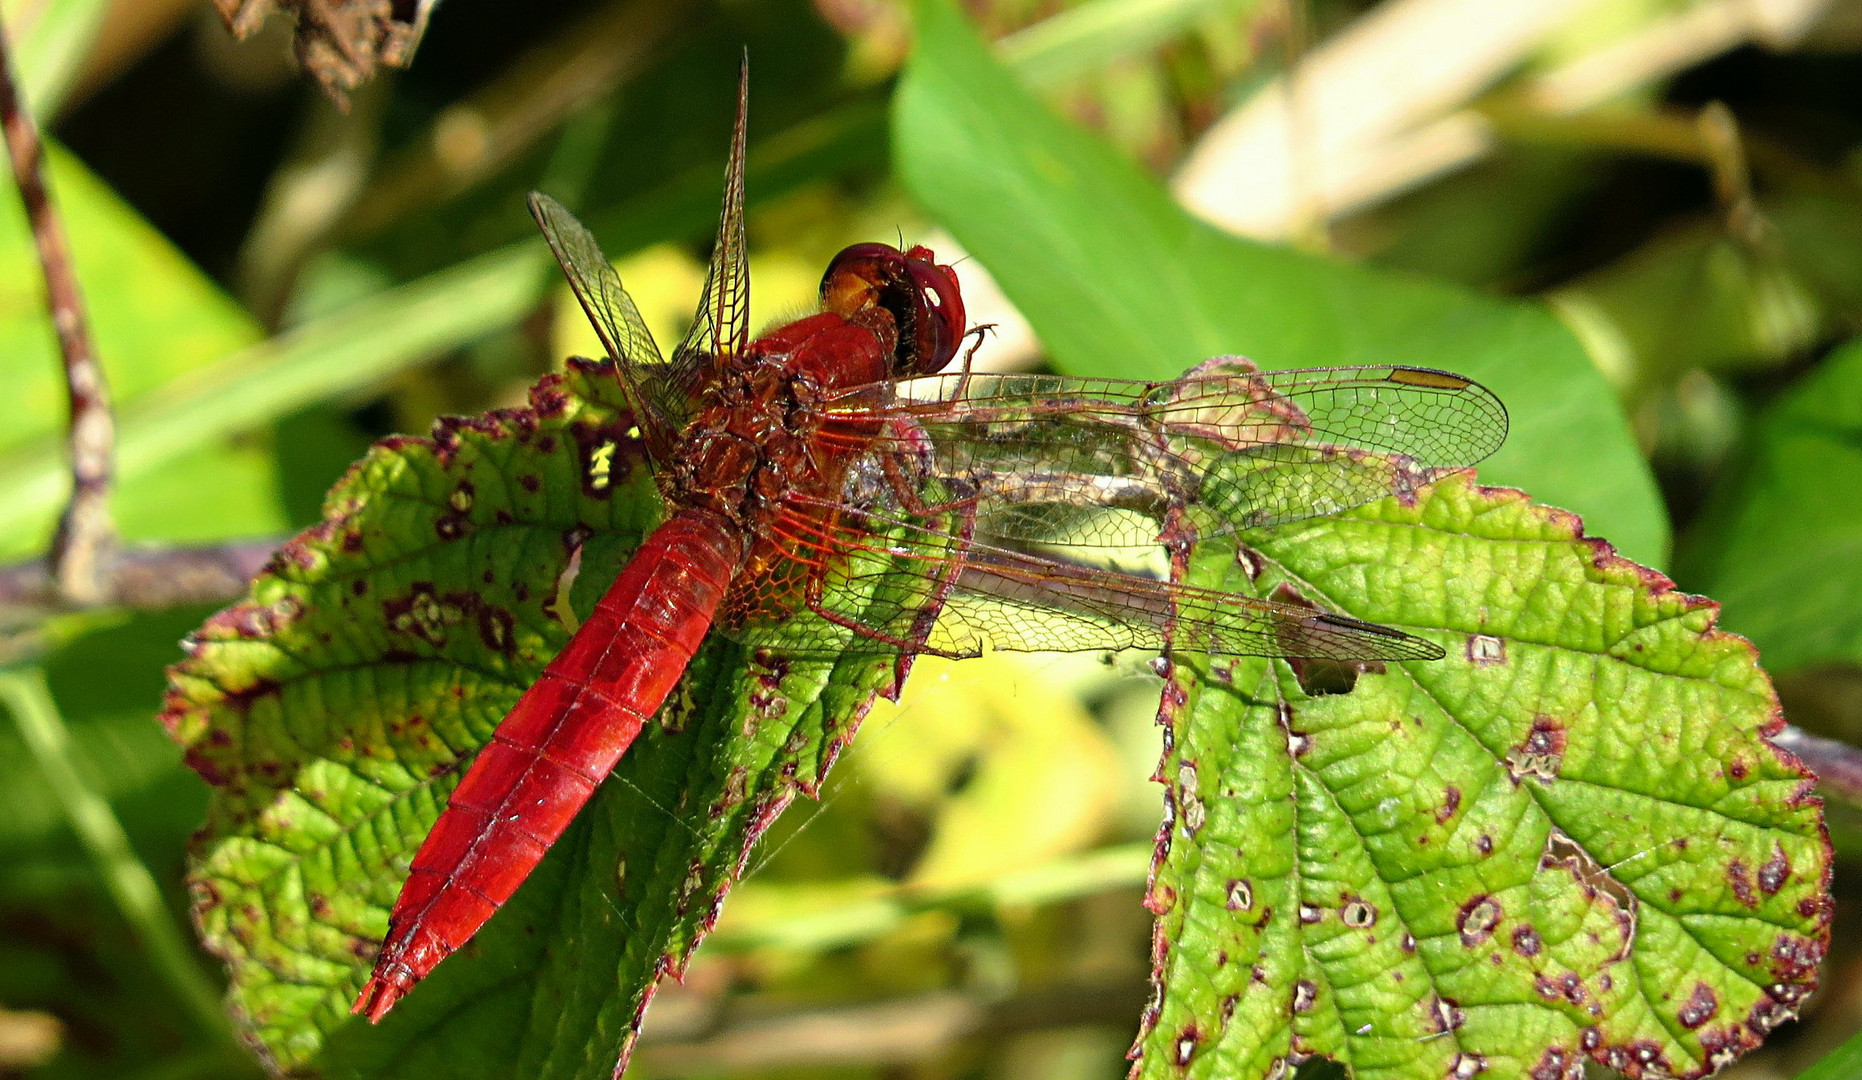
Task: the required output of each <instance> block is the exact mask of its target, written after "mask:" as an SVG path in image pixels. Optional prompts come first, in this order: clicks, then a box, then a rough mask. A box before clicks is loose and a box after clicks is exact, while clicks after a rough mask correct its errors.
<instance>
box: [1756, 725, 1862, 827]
mask: <svg viewBox="0 0 1862 1080" xmlns="http://www.w3.org/2000/svg"><path fill="white" fill-rule="evenodd" d="M1772 742H1774V743H1777V744H1778V745H1779V746H1781V747H1783V748H1784V749H1786V750H1789V751H1791V752H1792V753H1793V754H1796V755H1797V756H1798V758H1799V759H1800V760H1802V761H1803V763H1804V764H1805V765H1808V766H1810V771H1811V772H1814V773H1816V774H1817V790H1818V791H1819V792H1820V793H1821V794H1822V795H1824V796H1825V797H1826V798H1831V799H1837V800H1839V801H1841V802H1845V803H1848V804H1849V805H1850V806H1858V807H1862V750H1858V749H1856V748H1855V747H1853V746H1850V745H1849V744H1848V743H1841V742H1837V741H1836V740H1835V739H1826V738H1823V737H1822V736H1820V735H1812V734H1810V733H1809V732H1807V731H1805V730H1803V729H1802V728H1797V727H1791V726H1790V725H1786V726H1785V729H1784V730H1783V731H1780V732H1779V733H1778V734H1776V735H1774V736H1772Z"/></svg>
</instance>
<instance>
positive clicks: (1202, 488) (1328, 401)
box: [822, 358, 1507, 547]
mask: <svg viewBox="0 0 1862 1080" xmlns="http://www.w3.org/2000/svg"><path fill="white" fill-rule="evenodd" d="M829 408H830V409H831V410H832V411H831V413H830V420H829V423H828V424H827V425H826V427H825V429H824V431H823V435H822V438H823V439H824V441H825V444H826V445H838V446H839V447H841V448H843V449H845V450H847V451H848V452H850V453H858V454H862V455H868V456H871V457H882V456H893V457H895V458H898V459H900V460H907V461H910V462H912V463H913V471H914V472H915V473H916V474H917V475H919V476H921V477H923V478H924V480H923V483H924V485H925V486H926V487H927V492H926V495H925V499H924V501H926V502H933V501H937V500H938V499H940V498H950V497H959V496H962V495H965V494H967V495H969V496H970V497H973V498H974V499H975V502H976V515H977V521H976V535H977V536H978V537H983V538H994V539H998V540H1002V541H1005V542H1009V541H1012V542H1018V543H1020V542H1030V543H1040V544H1049V545H1076V546H1089V547H1090V546H1127V545H1132V544H1150V543H1154V542H1155V540H1156V535H1157V520H1158V519H1159V518H1160V517H1161V516H1162V513H1163V512H1164V511H1165V510H1166V509H1168V508H1169V507H1171V506H1172V505H1176V506H1181V507H1183V508H1184V509H1185V510H1186V511H1187V512H1188V513H1189V515H1190V519H1191V521H1192V523H1193V524H1194V525H1195V526H1196V528H1197V530H1198V531H1199V532H1200V533H1202V534H1204V535H1208V534H1212V533H1219V532H1224V531H1227V530H1231V529H1236V528H1252V527H1257V526H1264V525H1274V524H1279V523H1282V522H1288V521H1295V520H1299V519H1301V518H1309V517H1316V516H1321V515H1325V514H1331V513H1336V512H1338V511H1341V510H1346V509H1349V508H1351V507H1353V506H1358V505H1361V504H1363V503H1366V502H1370V501H1372V500H1374V499H1378V498H1382V497H1385V496H1390V495H1395V496H1398V497H1407V496H1409V495H1411V494H1413V493H1414V492H1415V491H1416V490H1417V489H1418V488H1420V487H1422V486H1424V485H1426V484H1429V483H1431V482H1433V481H1435V480H1437V479H1440V478H1441V477H1442V476H1444V475H1446V474H1448V473H1450V472H1454V471H1456V470H1459V469H1463V468H1466V467H1467V466H1469V465H1472V464H1474V463H1475V462H1478V461H1480V460H1482V459H1483V458H1485V457H1487V456H1488V455H1489V454H1492V453H1493V452H1494V451H1495V450H1496V449H1498V448H1499V446H1500V444H1501V443H1502V442H1503V441H1504V440H1505V438H1506V430H1507V416H1506V409H1505V408H1504V407H1503V406H1502V405H1501V404H1500V401H1499V399H1498V398H1496V397H1495V396H1494V395H1493V394H1492V393H1491V392H1490V391H1488V390H1487V389H1486V388H1485V387H1483V386H1481V385H1480V384H1478V383H1475V382H1473V381H1471V380H1468V379H1465V378H1462V377H1461V376H1458V375H1453V374H1450V373H1447V372H1440V371H1433V370H1430V369H1427V368H1410V367H1378V368H1317V369H1308V370H1299V371H1272V372H1262V371H1259V370H1256V369H1255V368H1254V367H1253V365H1251V364H1249V363H1247V362H1246V361H1242V360H1236V359H1226V358H1225V359H1222V360H1218V361H1211V362H1210V363H1208V364H1205V365H1203V366H1202V367H1200V368H1198V369H1197V370H1196V371H1194V372H1192V373H1191V374H1190V375H1189V376H1188V377H1185V378H1183V379H1179V380H1176V381H1174V382H1167V383H1146V382H1134V381H1125V380H1115V379H1076V378H1067V377H1063V376H1053V375H967V376H966V375H937V376H930V377H926V378H918V379H909V380H900V381H896V382H890V383H875V384H871V385H868V386H864V387H859V388H856V389H854V390H851V391H848V392H847V393H845V394H843V395H840V396H838V397H836V398H835V399H833V400H832V401H830V403H829Z"/></svg>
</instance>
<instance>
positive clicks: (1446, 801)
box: [1435, 784, 1461, 825]
mask: <svg viewBox="0 0 1862 1080" xmlns="http://www.w3.org/2000/svg"><path fill="white" fill-rule="evenodd" d="M1459 809H1461V789H1460V788H1458V787H1456V786H1455V785H1453V784H1450V785H1448V787H1447V788H1446V789H1445V790H1444V791H1443V792H1442V805H1441V806H1439V807H1437V808H1436V811H1435V823H1436V824H1437V825H1446V824H1448V819H1450V818H1452V817H1454V816H1455V811H1457V810H1459Z"/></svg>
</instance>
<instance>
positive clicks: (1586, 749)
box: [1138, 475, 1831, 1080]
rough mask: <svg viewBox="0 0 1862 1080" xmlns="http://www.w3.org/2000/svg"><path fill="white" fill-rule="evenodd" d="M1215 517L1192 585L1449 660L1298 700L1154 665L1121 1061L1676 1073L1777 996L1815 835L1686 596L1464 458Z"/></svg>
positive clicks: (1794, 939)
mask: <svg viewBox="0 0 1862 1080" xmlns="http://www.w3.org/2000/svg"><path fill="white" fill-rule="evenodd" d="M1244 539H1245V543H1247V544H1248V545H1250V547H1251V548H1252V551H1253V553H1254V554H1253V555H1252V556H1251V557H1250V558H1249V559H1246V560H1237V559H1236V558H1235V555H1234V549H1233V548H1230V549H1228V550H1222V548H1221V546H1220V545H1213V544H1211V545H1205V546H1204V547H1203V548H1202V549H1200V550H1199V553H1198V556H1197V559H1196V562H1195V564H1194V565H1193V566H1192V567H1191V570H1190V579H1191V580H1193V581H1195V582H1197V583H1199V584H1203V585H1213V586H1217V587H1222V588H1230V589H1253V590H1259V591H1270V592H1274V593H1275V594H1277V595H1281V596H1283V597H1285V596H1286V595H1288V592H1287V590H1292V592H1293V593H1296V594H1297V595H1299V596H1302V597H1304V598H1306V599H1307V600H1310V601H1312V602H1315V603H1319V604H1323V605H1324V606H1326V607H1328V608H1337V609H1341V610H1344V611H1347V612H1350V613H1351V614H1353V615H1355V616H1359V617H1362V618H1369V619H1374V620H1377V621H1378V622H1381V623H1385V624H1387V625H1391V626H1397V627H1401V628H1403V629H1405V630H1407V631H1409V632H1410V633H1414V634H1421V635H1424V636H1428V637H1430V638H1432V639H1433V640H1435V641H1436V642H1437V643H1438V644H1440V645H1441V646H1442V647H1443V648H1444V649H1445V650H1447V652H1448V657H1447V659H1445V660H1441V661H1437V662H1434V663H1406V664H1401V665H1394V664H1393V665H1390V667H1389V670H1388V671H1385V672H1381V673H1368V674H1364V675H1361V676H1359V677H1358V678H1357V680H1356V686H1355V688H1354V689H1353V690H1352V691H1351V692H1350V693H1348V694H1332V695H1326V696H1317V697H1309V696H1307V695H1306V694H1304V693H1302V691H1301V688H1300V682H1299V680H1298V679H1297V678H1296V673H1295V672H1294V670H1293V669H1292V667H1291V666H1290V665H1288V664H1286V663H1284V662H1271V663H1270V662H1267V661H1243V662H1239V663H1230V662H1223V663H1216V664H1211V663H1209V662H1207V661H1206V660H1200V659H1199V660H1194V661H1192V662H1190V663H1186V664H1184V665H1182V666H1181V667H1179V668H1178V671H1177V673H1176V676H1175V678H1174V679H1173V682H1172V687H1173V689H1170V690H1167V691H1166V700H1167V702H1168V703H1169V704H1168V711H1169V712H1170V714H1171V716H1172V720H1171V726H1170V738H1169V740H1168V741H1167V747H1168V749H1167V751H1166V755H1165V761H1164V768H1163V773H1164V775H1165V776H1166V778H1167V780H1168V783H1169V787H1170V801H1171V809H1170V812H1169V813H1168V814H1167V815H1166V826H1165V831H1164V832H1162V833H1161V834H1160V843H1159V848H1158V866H1157V872H1156V876H1155V878H1154V884H1153V887H1152V890H1151V895H1150V903H1151V906H1152V907H1153V909H1154V910H1156V911H1157V912H1158V915H1159V926H1160V937H1159V949H1160V951H1159V952H1158V954H1157V960H1158V968H1157V973H1156V974H1157V979H1158V987H1159V991H1158V997H1157V998H1156V999H1155V1001H1154V1003H1153V1005H1152V1007H1151V1008H1150V1009H1149V1010H1148V1011H1147V1012H1146V1015H1145V1019H1144V1024H1143V1029H1142V1034H1141V1035H1140V1039H1139V1043H1138V1049H1139V1050H1140V1051H1141V1052H1142V1055H1143V1057H1142V1064H1141V1067H1140V1070H1139V1075H1140V1076H1143V1077H1177V1076H1198V1077H1204V1076H1206V1077H1223V1078H1235V1080H1240V1078H1246V1077H1269V1076H1279V1075H1283V1074H1284V1072H1285V1070H1286V1068H1287V1066H1288V1064H1289V1063H1294V1062H1297V1061H1299V1060H1301V1059H1303V1058H1304V1057H1307V1056H1312V1055H1323V1056H1325V1057H1329V1058H1333V1059H1335V1060H1338V1061H1340V1062H1343V1063H1346V1064H1348V1065H1350V1066H1351V1067H1352V1068H1353V1069H1354V1071H1355V1072H1356V1074H1357V1075H1358V1076H1366V1075H1374V1076H1386V1077H1416V1078H1418V1080H1421V1078H1424V1077H1428V1078H1440V1077H1466V1078H1469V1080H1471V1078H1472V1077H1473V1076H1475V1075H1477V1074H1480V1073H1483V1072H1484V1073H1487V1074H1489V1075H1496V1076H1524V1075H1533V1076H1548V1077H1575V1076H1579V1075H1581V1073H1582V1066H1583V1063H1584V1061H1585V1060H1586V1059H1590V1060H1594V1061H1597V1062H1601V1063H1604V1064H1607V1065H1610V1066H1612V1067H1614V1068H1616V1069H1618V1070H1620V1071H1623V1072H1627V1073H1629V1074H1630V1075H1648V1076H1654V1075H1670V1076H1699V1075H1703V1074H1705V1073H1707V1072H1710V1071H1712V1070H1714V1069H1717V1068H1718V1067H1720V1066H1721V1065H1723V1064H1725V1063H1726V1062H1727V1061H1728V1060H1730V1059H1731V1058H1733V1057H1735V1056H1737V1055H1738V1054H1739V1053H1741V1052H1743V1051H1745V1050H1747V1049H1750V1048H1751V1047H1753V1046H1755V1045H1757V1043H1758V1042H1759V1041H1760V1040H1762V1039H1763V1038H1764V1036H1765V1035H1766V1033H1768V1032H1769V1031H1770V1030H1771V1029H1772V1028H1773V1027H1774V1026H1775V1025H1776V1024H1778V1023H1779V1022H1781V1021H1782V1020H1785V1019H1787V1018H1789V1017H1790V1016H1792V1015H1794V1012H1795V1009H1796V1007H1797V1005H1798V1004H1799V1003H1800V1002H1801V1001H1802V1000H1803V999H1804V997H1806V996H1807V995H1808V994H1809V992H1810V991H1811V989H1812V988H1813V987H1814V986H1815V983H1816V968H1817V964H1818V962H1819V961H1820V960H1821V959H1822V956H1823V952H1824V950H1825V948H1826V947H1827V944H1828V932H1829V931H1828V923H1829V918H1830V914H1831V906H1830V903H1829V898H1828V895H1827V890H1828V887H1829V872H1830V849H1829V844H1828V840H1827V839H1826V837H1825V835H1824V833H1823V827H1822V814H1821V808H1820V804H1819V803H1818V801H1817V800H1816V799H1814V798H1813V797H1812V796H1811V795H1810V780H1809V778H1808V776H1807V775H1806V773H1805V772H1804V770H1803V768H1802V766H1801V765H1800V764H1798V762H1797V761H1796V760H1795V759H1793V758H1791V757H1790V756H1789V755H1787V754H1785V753H1783V752H1782V751H1779V750H1778V749H1776V748H1775V747H1774V746H1772V745H1771V744H1770V743H1769V742H1768V741H1766V739H1765V738H1764V736H1765V735H1767V734H1770V733H1774V732H1775V731H1776V730H1777V729H1778V727H1779V726H1780V724H1781V723H1782V721H1781V720H1780V718H1779V715H1778V711H1777V699H1776V697H1775V696H1774V694H1773V692H1772V688H1771V684H1770V681H1769V680H1768V679H1767V678H1766V676H1765V674H1764V672H1763V671H1761V670H1760V669H1759V668H1758V666H1757V664H1756V662H1755V659H1756V658H1755V655H1754V651H1753V649H1752V647H1751V645H1749V644H1748V643H1747V642H1745V641H1743V640H1741V639H1740V638H1737V637H1734V636H1732V635H1730V634H1726V633H1723V632H1721V631H1719V630H1717V629H1715V627H1714V618H1715V615H1716V609H1715V607H1714V605H1713V604H1712V603H1711V602H1709V601H1706V600H1702V599H1700V598H1698V597H1692V596H1688V595H1685V594H1683V593H1679V592H1677V591H1675V590H1674V589H1673V588H1672V587H1671V586H1670V585H1669V583H1668V582H1667V581H1666V580H1665V579H1663V578H1662V577H1661V576H1660V575H1657V574H1654V573H1653V572H1651V571H1648V570H1646V569H1644V568H1642V567H1639V566H1636V565H1635V564H1633V563H1630V562H1628V561H1626V560H1623V559H1621V558H1618V557H1617V556H1616V555H1615V554H1614V553H1612V552H1611V551H1610V550H1609V548H1608V547H1607V546H1604V545H1600V544H1599V543H1598V542H1597V541H1594V540H1590V539H1587V538H1585V537H1584V536H1583V534H1582V532H1581V530H1580V529H1579V528H1578V523H1577V521H1576V520H1575V519H1574V518H1573V517H1572V516H1571V515H1569V514H1564V513H1560V512H1557V511H1552V510H1548V509H1546V508H1543V507H1538V506H1534V505H1532V504H1530V503H1528V502H1527V501H1526V499H1525V498H1524V497H1522V496H1521V495H1520V494H1519V493H1518V492H1514V491H1508V490H1505V489H1493V488H1482V487H1477V486H1475V485H1474V484H1472V483H1471V482H1470V481H1469V480H1467V479H1466V477H1465V475H1463V476H1457V477H1454V478H1451V479H1449V480H1445V481H1443V482H1441V483H1440V484H1437V485H1436V486H1435V487H1433V488H1431V489H1429V490H1428V491H1426V492H1425V493H1424V494H1423V495H1422V496H1421V497H1420V498H1419V499H1417V500H1416V502H1415V504H1414V505H1410V506H1403V505H1399V504H1398V503H1397V502H1396V501H1394V500H1385V501H1384V502H1381V503H1376V504H1373V505H1371V506H1369V507H1366V508H1364V509H1362V510H1359V511H1356V512H1353V513H1351V514H1348V515H1345V516H1344V517H1342V518H1337V519H1325V520H1317V521H1314V522H1312V523H1310V524H1308V525H1305V526H1303V527H1286V528H1283V529H1280V530H1277V531H1275V532H1273V533H1271V534H1269V533H1260V534H1252V535H1249V536H1247V537H1245V538H1244ZM1444 567H1449V568H1452V573H1450V574H1444V573H1443V568H1444ZM1253 571H1259V573H1258V577H1257V576H1255V575H1254V573H1253Z"/></svg>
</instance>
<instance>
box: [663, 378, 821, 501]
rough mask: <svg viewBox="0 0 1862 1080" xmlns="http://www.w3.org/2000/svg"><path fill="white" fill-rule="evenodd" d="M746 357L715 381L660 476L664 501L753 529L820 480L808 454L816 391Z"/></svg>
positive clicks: (810, 380)
mask: <svg viewBox="0 0 1862 1080" xmlns="http://www.w3.org/2000/svg"><path fill="white" fill-rule="evenodd" d="M771 359H772V358H769V357H752V358H749V359H747V360H746V361H744V362H743V363H742V364H741V365H740V366H739V370H737V371H734V372H731V373H729V374H728V375H727V376H726V377H724V378H720V379H719V380H718V381H716V382H715V383H713V384H712V385H711V386H710V387H709V388H708V389H707V390H706V391H705V393H704V397H703V399H702V401H701V405H700V409H699V412H698V414H697V415H696V416H695V417H694V418H693V419H692V422H691V423H690V424H689V425H688V426H687V427H686V429H685V433H684V435H683V436H682V437H681V439H680V445H679V448H678V452H677V453H676V454H675V455H674V457H673V462H674V464H673V467H672V468H671V469H670V470H668V472H667V473H665V474H662V487H663V488H664V490H665V493H666V494H667V497H668V499H669V501H672V502H675V503H678V504H680V505H685V506H696V507H700V508H703V509H707V510H711V511H713V512H715V513H717V514H720V515H722V516H723V517H725V518H726V519H727V520H729V521H732V522H734V523H737V524H739V525H741V526H743V527H746V528H750V529H754V528H755V526H756V524H757V523H758V522H759V521H760V520H762V519H763V518H764V517H765V516H766V515H767V514H768V513H770V512H771V511H772V509H773V507H774V506H775V505H776V504H777V503H779V502H780V501H781V499H782V498H783V496H784V495H785V494H787V493H789V492H790V491H793V490H795V489H796V488H797V487H798V486H802V485H807V484H808V483H809V481H810V480H812V479H814V478H815V477H816V476H817V475H818V471H817V470H816V469H815V467H814V464H813V459H812V458H811V456H810V452H809V449H808V443H809V440H810V439H811V438H812V436H813V435H814V432H815V430H816V429H817V428H819V426H820V421H819V418H818V414H819V407H818V402H819V400H820V398H821V390H820V388H819V387H818V385H817V384H816V383H815V380H814V379H813V378H811V377H810V376H809V375H808V374H806V373H796V372H793V371H790V370H788V368H787V367H786V366H785V365H783V364H780V363H772V362H770V360H771Z"/></svg>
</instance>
